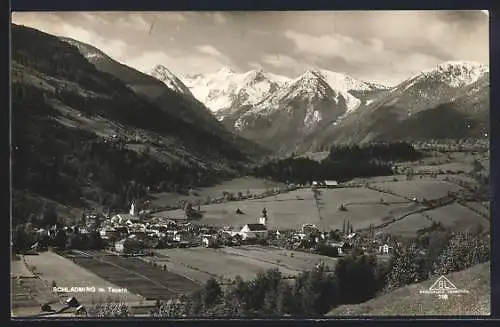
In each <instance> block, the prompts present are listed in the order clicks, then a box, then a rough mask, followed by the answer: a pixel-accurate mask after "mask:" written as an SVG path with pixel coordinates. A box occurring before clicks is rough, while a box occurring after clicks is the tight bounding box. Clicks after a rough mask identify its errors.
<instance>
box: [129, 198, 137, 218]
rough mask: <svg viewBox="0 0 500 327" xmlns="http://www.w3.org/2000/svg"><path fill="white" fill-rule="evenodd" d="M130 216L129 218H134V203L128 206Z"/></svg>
mask: <svg viewBox="0 0 500 327" xmlns="http://www.w3.org/2000/svg"><path fill="white" fill-rule="evenodd" d="M129 213H130V215H131V216H135V214H136V212H135V201H133V202H132V204H131V205H130V212H129Z"/></svg>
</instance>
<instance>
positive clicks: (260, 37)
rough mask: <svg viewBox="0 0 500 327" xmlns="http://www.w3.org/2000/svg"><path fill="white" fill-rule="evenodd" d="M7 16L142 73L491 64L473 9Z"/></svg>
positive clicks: (367, 74) (400, 71)
mask: <svg viewBox="0 0 500 327" xmlns="http://www.w3.org/2000/svg"><path fill="white" fill-rule="evenodd" d="M13 16H14V19H13V21H14V22H15V23H21V24H24V25H27V26H32V27H34V28H37V29H40V30H43V31H45V32H47V33H51V34H56V35H64V36H67V37H72V38H75V39H78V40H80V41H83V42H86V43H90V44H92V45H94V46H96V47H97V48H100V49H101V50H103V51H104V52H106V53H108V54H109V55H110V56H111V57H113V58H115V59H117V60H119V61H121V62H123V63H125V64H129V65H132V66H134V65H137V67H142V68H141V69H145V70H146V71H148V70H150V69H151V68H152V67H154V66H155V65H157V64H164V65H166V66H168V68H169V69H170V70H171V71H172V72H174V73H177V74H180V75H184V74H186V73H204V72H208V71H213V70H217V69H218V68H220V66H223V65H231V67H235V68H236V67H239V68H240V69H241V70H242V71H244V70H250V69H254V68H256V67H262V68H263V69H265V70H268V71H270V72H272V73H276V74H281V75H286V76H292V77H293V76H298V75H299V74H300V73H302V72H303V71H304V70H305V69H309V68H323V69H329V70H332V71H338V72H345V73H347V74H350V75H352V76H355V77H358V78H361V79H367V80H372V79H376V80H375V81H393V80H397V79H399V80H401V79H405V78H408V77H409V76H411V75H412V74H414V73H416V72H418V71H420V70H423V69H428V68H432V67H433V66H435V64H436V63H439V62H443V61H446V60H472V61H479V62H484V63H487V62H488V61H489V58H488V57H489V35H488V31H489V26H488V17H487V16H486V15H485V13H484V11H480V10H475V11H342V12H290V11H288V12H162V13H159V12H54V13H46V12H36V13H35V12H31V13H29V12H23V13H15V14H14V15H13ZM153 23H154V28H153V31H152V32H151V33H149V28H150V26H151V24H153ZM218 65H219V66H218ZM196 70H198V71H196Z"/></svg>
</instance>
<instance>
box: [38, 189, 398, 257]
mask: <svg viewBox="0 0 500 327" xmlns="http://www.w3.org/2000/svg"><path fill="white" fill-rule="evenodd" d="M338 186H339V184H338V183H337V182H336V181H314V182H313V183H312V189H313V190H314V189H319V188H334V187H338ZM289 187H290V188H293V189H297V188H299V187H301V186H300V185H299V186H297V185H290V186H289ZM275 192H276V191H275ZM277 192H279V190H278V191H277ZM271 194H273V193H271ZM264 196H265V195H264ZM340 210H342V208H341V209H340ZM184 211H185V213H186V217H185V219H178V218H177V219H176V218H171V217H170V218H165V217H158V216H155V214H154V213H153V214H152V213H151V212H150V210H138V209H137V205H136V203H135V202H133V203H132V204H131V206H130V210H129V212H128V213H117V214H114V215H106V214H92V213H90V214H87V215H85V216H84V217H83V218H82V220H81V221H80V222H79V223H77V224H74V225H71V226H61V225H60V224H57V225H54V226H52V227H51V228H50V229H48V230H46V229H43V228H39V229H36V230H33V231H32V233H33V236H35V239H36V242H35V243H34V244H33V245H32V247H31V249H32V250H33V251H44V250H47V249H49V248H50V249H52V248H53V247H54V245H55V244H57V245H56V248H57V247H59V248H62V246H61V245H62V243H61V241H59V243H57V239H59V240H60V239H61V237H63V238H65V240H66V242H65V243H64V244H65V246H64V247H65V248H66V249H81V250H85V249H89V248H90V249H103V250H106V251H107V252H109V253H113V254H116V255H122V256H145V255H151V254H152V253H153V252H152V250H154V249H168V248H190V247H206V248H218V247H224V246H226V247H234V246H239V245H249V244H258V245H263V246H274V247H280V248H285V249H289V250H296V251H306V252H310V253H317V254H322V255H328V256H332V257H341V256H343V255H346V254H348V253H351V252H352V251H357V253H379V254H383V255H388V254H389V253H390V251H391V250H392V249H393V248H394V247H395V246H397V244H398V242H396V241H394V240H393V241H391V238H390V237H388V236H387V235H383V234H381V233H375V231H374V230H372V229H371V228H368V229H366V230H365V231H363V232H361V231H357V232H356V231H355V230H354V228H353V226H352V224H351V223H350V222H349V221H348V220H346V221H344V222H343V228H342V230H340V229H336V230H330V231H325V230H320V228H319V227H318V226H316V225H315V224H310V223H306V224H302V226H300V227H299V228H297V229H277V228H270V227H269V226H268V219H269V217H268V211H267V209H266V208H265V207H263V209H262V214H261V215H260V217H255V220H254V221H251V220H249V221H248V222H247V223H246V224H244V225H242V226H231V225H227V226H224V227H217V226H210V225H206V224H202V223H201V221H200V220H197V219H193V217H197V214H198V212H200V206H199V205H198V210H197V209H194V208H193V205H192V204H191V203H190V202H187V201H185V203H184ZM236 214H243V212H242V211H241V210H240V209H239V208H238V209H237V210H236ZM200 215H201V214H200ZM61 235H64V236H61ZM96 237H97V238H98V239H99V241H98V242H97V243H98V245H97V247H96V245H95V243H96V242H95V240H93V242H92V243H93V244H92V245H89V240H91V239H95V238H96Z"/></svg>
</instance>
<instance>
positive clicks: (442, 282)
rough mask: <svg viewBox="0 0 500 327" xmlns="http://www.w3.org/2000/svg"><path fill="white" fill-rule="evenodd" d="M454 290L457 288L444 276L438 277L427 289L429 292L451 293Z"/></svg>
mask: <svg viewBox="0 0 500 327" xmlns="http://www.w3.org/2000/svg"><path fill="white" fill-rule="evenodd" d="M456 289H457V287H456V286H455V285H454V284H453V283H452V282H450V280H449V279H448V278H446V277H444V276H441V277H439V278H438V279H437V280H436V282H435V283H434V284H432V286H431V287H429V290H430V291H451V290H456Z"/></svg>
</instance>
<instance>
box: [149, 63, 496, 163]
mask: <svg viewBox="0 0 500 327" xmlns="http://www.w3.org/2000/svg"><path fill="white" fill-rule="evenodd" d="M159 67H162V66H157V67H155V68H154V71H153V73H152V75H153V76H157V75H158V74H157V73H156V71H158V70H159ZM172 75H173V74H170V75H168V76H172ZM164 76H167V75H164ZM167 79H168V80H166V79H165V78H162V80H163V81H164V82H165V83H166V85H171V84H173V85H177V86H175V87H173V88H172V89H179V90H181V91H179V92H182V93H183V94H188V93H187V89H188V90H189V91H190V93H191V95H192V96H193V97H195V98H196V99H198V100H199V101H200V102H203V103H204V104H205V105H206V106H207V107H208V108H209V109H210V110H211V111H212V112H213V113H214V115H215V116H216V117H217V118H218V120H219V121H221V122H222V123H223V125H224V126H226V128H227V129H228V130H230V131H232V132H234V133H236V134H238V135H241V136H243V137H244V138H246V139H249V140H253V141H256V142H257V143H259V144H261V145H262V146H265V147H267V148H269V149H271V150H272V151H273V152H274V153H276V154H290V153H291V152H295V153H297V152H299V153H300V152H309V151H318V150H322V149H325V148H328V147H329V146H330V145H331V144H334V143H352V142H356V143H363V142H372V141H391V140H394V139H404V140H407V141H422V140H430V139H463V138H484V137H485V135H487V133H488V124H489V68H488V66H487V65H483V64H479V63H474V62H467V61H450V62H444V63H442V64H439V65H437V66H436V67H434V68H432V69H429V70H425V71H422V72H420V73H418V74H416V75H415V76H411V77H410V78H408V79H407V80H404V81H402V82H401V83H399V84H398V85H396V86H393V87H387V86H384V85H380V84H376V83H371V82H365V81H361V80H359V79H356V78H353V77H351V76H349V75H347V74H343V73H337V72H332V71H329V70H325V69H318V70H308V71H306V72H304V73H303V74H301V75H300V76H298V77H296V78H294V79H291V78H288V77H284V76H280V75H276V74H272V73H269V72H265V71H263V70H252V71H249V72H245V73H236V72H235V71H233V70H232V69H231V68H229V67H223V68H221V69H219V70H218V71H217V72H214V73H210V74H196V75H187V76H184V77H181V78H180V79H179V78H177V77H175V79H174V78H172V79H170V78H167ZM181 80H182V82H183V85H182V86H178V84H179V82H180V81H181ZM443 121H446V122H447V123H446V124H443Z"/></svg>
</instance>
